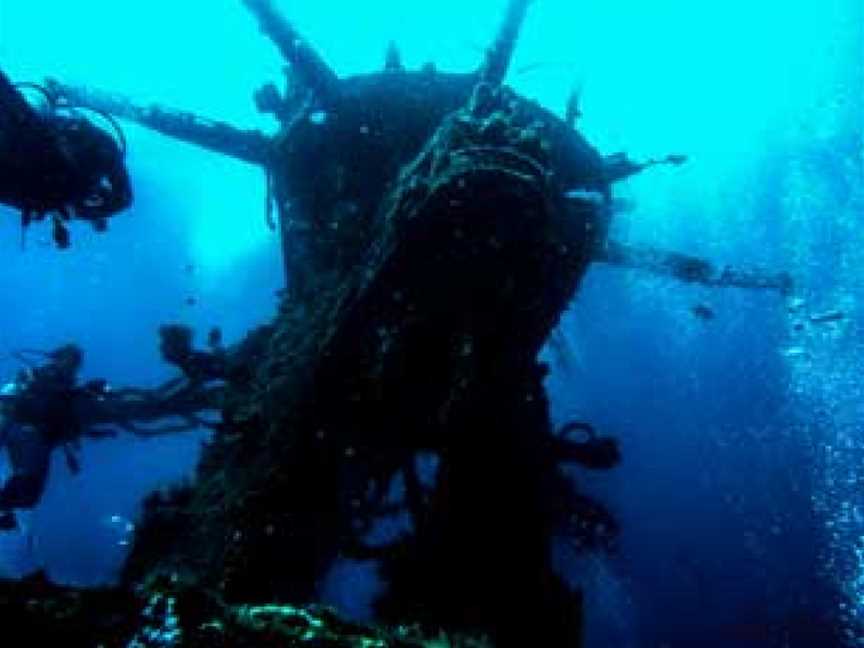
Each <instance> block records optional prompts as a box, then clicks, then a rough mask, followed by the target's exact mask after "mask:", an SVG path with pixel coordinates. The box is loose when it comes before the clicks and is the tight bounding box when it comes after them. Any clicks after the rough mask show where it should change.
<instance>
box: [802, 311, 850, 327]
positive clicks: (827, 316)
mask: <svg viewBox="0 0 864 648" xmlns="http://www.w3.org/2000/svg"><path fill="white" fill-rule="evenodd" d="M844 319H846V313H844V312H843V311H841V310H830V311H825V312H824V313H816V314H814V315H811V316H810V321H811V322H813V323H814V324H825V323H827V322H839V321H840V320H844Z"/></svg>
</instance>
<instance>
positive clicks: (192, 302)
mask: <svg viewBox="0 0 864 648" xmlns="http://www.w3.org/2000/svg"><path fill="white" fill-rule="evenodd" d="M184 301H185V303H186V305H187V306H194V305H195V304H197V303H198V300H197V299H195V297H194V296H193V295H189V296H188V297H187V298H186V299H185V300H184Z"/></svg>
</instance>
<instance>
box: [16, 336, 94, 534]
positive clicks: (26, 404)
mask: <svg viewBox="0 0 864 648" xmlns="http://www.w3.org/2000/svg"><path fill="white" fill-rule="evenodd" d="M45 357H46V358H47V362H45V363H44V364H42V365H39V366H36V367H32V368H30V369H27V370H25V371H22V372H21V373H20V374H19V376H18V378H17V379H16V380H15V381H14V382H13V383H10V384H8V385H6V386H5V387H4V388H3V390H2V393H0V448H4V447H5V449H6V451H7V453H8V456H9V462H10V464H11V467H12V475H11V477H9V479H7V480H6V483H5V484H2V486H0V531H2V530H10V529H14V528H15V527H16V521H15V516H14V514H13V513H12V509H15V508H32V507H33V506H35V505H36V504H37V503H38V502H39V500H40V499H41V498H42V493H43V492H44V490H45V483H46V481H47V478H48V468H49V465H50V459H51V451H52V450H53V449H54V448H55V447H62V448H63V450H64V452H65V454H66V461H67V463H68V465H69V468H70V470H71V471H72V472H77V471H78V470H79V464H78V458H77V456H76V454H75V452H76V450H77V449H78V447H79V442H80V439H81V437H82V436H83V434H84V431H83V427H82V425H81V422H80V420H81V417H80V412H81V411H82V408H83V407H86V406H87V403H88V402H90V401H92V400H93V399H94V398H99V397H100V396H101V395H104V392H105V390H106V389H107V387H106V383H105V381H103V380H93V381H90V382H88V383H85V384H84V385H78V384H77V376H78V370H79V369H80V367H81V362H82V358H83V356H82V353H81V349H79V348H78V347H77V346H75V345H73V344H67V345H65V346H61V347H59V348H57V349H55V350H54V351H51V352H50V353H47V354H45ZM89 435H90V433H89V432H88V436H89ZM103 435H104V434H93V436H103Z"/></svg>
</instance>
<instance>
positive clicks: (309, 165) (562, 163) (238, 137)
mask: <svg viewBox="0 0 864 648" xmlns="http://www.w3.org/2000/svg"><path fill="white" fill-rule="evenodd" d="M244 2H245V5H246V6H247V7H248V8H249V10H250V11H251V12H252V13H253V15H254V16H255V17H256V18H257V20H258V22H259V24H260V26H261V29H262V31H263V33H264V34H266V35H267V36H268V37H269V38H270V39H271V40H272V41H273V42H274V44H275V45H276V46H277V47H278V49H279V50H280V52H281V53H282V55H283V56H284V58H285V60H286V62H287V63H288V64H289V67H290V75H291V78H292V81H291V85H290V87H289V91H288V92H286V93H285V94H284V95H280V94H279V93H278V92H277V91H275V89H274V88H273V87H269V88H267V89H264V90H262V91H261V92H260V93H259V94H258V96H257V97H256V99H257V101H258V105H259V107H260V108H263V109H266V110H268V111H271V112H273V113H274V114H275V115H276V117H277V118H278V119H279V122H280V124H281V126H280V129H279V132H278V133H277V134H276V135H275V136H272V137H271V136H267V135H265V134H263V133H260V132H256V131H242V130H239V129H236V128H233V127H232V126H230V125H228V124H225V123H221V122H214V121H211V120H206V119H202V118H200V117H198V116H196V115H192V114H189V113H183V112H180V111H175V110H169V109H166V108H160V107H143V106H140V105H137V104H135V103H133V102H131V101H129V100H127V99H124V98H121V97H116V96H112V95H109V94H105V93H102V92H96V91H92V90H87V89H82V88H73V87H69V86H66V85H63V84H61V83H59V82H56V81H54V82H51V83H50V84H49V87H50V89H51V91H52V92H53V93H55V94H57V95H58V96H62V97H64V98H65V99H66V100H67V101H69V102H70V103H73V104H80V105H86V106H90V107H93V108H97V109H99V110H102V111H105V112H109V113H112V114H114V115H117V116H119V117H123V118H127V119H131V120H134V121H136V122H139V123H141V124H143V125H145V126H147V127H149V128H152V129H154V130H157V131H159V132H161V133H164V134H166V135H169V136H171V137H174V138H177V139H181V140H184V141H186V142H190V143H193V144H197V145H199V146H202V147H205V148H207V149H210V150H212V151H215V152H217V153H220V154H223V155H228V156H230V157H234V158H237V159H239V160H242V161H244V162H247V163H252V164H257V165H261V166H263V167H264V168H265V169H266V170H267V174H268V178H269V182H270V188H271V190H272V199H273V202H274V204H275V205H276V208H277V212H278V227H279V230H280V236H281V240H282V246H283V250H284V259H285V267H286V281H287V290H286V297H285V299H284V302H283V304H282V305H281V307H280V311H279V313H278V315H277V317H276V319H275V321H274V322H273V324H272V325H269V326H266V327H263V328H261V329H260V330H258V331H256V332H254V333H253V334H252V335H250V337H249V338H248V339H247V340H246V342H244V344H243V345H241V346H240V347H238V348H236V349H233V350H231V351H230V352H229V356H230V358H231V362H232V366H234V370H233V371H232V372H230V373H229V374H227V375H226V376H223V377H222V378H224V379H225V383H226V385H225V388H224V392H221V394H220V398H221V399H222V400H221V406H222V414H223V419H224V422H223V423H222V424H221V425H220V426H219V429H218V430H217V432H216V434H215V436H214V438H213V440H212V442H211V443H210V444H209V445H208V447H207V448H206V449H205V452H204V455H203V458H202V462H201V465H200V467H199V470H198V479H197V481H196V483H195V484H194V485H193V486H191V487H190V488H188V489H187V490H186V491H184V492H182V493H180V494H178V495H177V496H176V497H175V498H173V499H171V498H169V499H165V498H156V499H154V500H152V501H151V503H150V506H149V508H148V514H147V517H146V519H145V520H144V523H143V524H142V525H141V526H140V527H139V528H140V534H139V536H138V538H137V539H136V544H135V551H134V552H133V554H132V556H131V560H130V562H129V565H128V569H127V571H126V575H125V582H126V583H129V584H132V583H135V582H140V581H141V580H142V579H145V578H149V577H152V575H153V574H154V573H162V572H167V573H170V574H172V575H174V576H176V577H178V578H180V579H182V580H184V581H187V582H189V583H193V584H195V585H196V586H200V587H203V588H206V589H208V590H210V591H215V592H218V593H219V596H221V597H224V600H226V601H228V602H242V601H249V602H261V601H268V600H291V601H303V600H308V599H311V598H313V597H314V593H315V588H316V584H317V583H318V582H319V580H320V578H321V577H322V575H323V574H324V573H325V572H326V570H327V568H328V566H329V565H330V564H332V562H333V560H334V559H336V558H337V557H339V556H352V557H356V558H377V559H379V560H381V561H382V571H383V574H384V576H385V579H386V581H387V583H388V585H389V589H388V593H387V594H385V595H384V596H383V597H382V598H381V600H379V602H378V610H379V612H380V613H381V614H382V616H383V617H385V618H387V619H390V620H394V621H403V620H405V621H408V620H411V621H415V620H416V621H422V622H425V623H427V624H428V625H429V626H441V627H446V628H454V629H458V630H462V631H468V632H478V633H484V634H487V635H489V636H490V637H492V638H493V639H494V640H495V641H496V642H497V643H498V644H499V645H501V646H526V645H543V646H575V645H579V643H580V634H581V626H582V618H581V599H580V596H579V594H578V592H571V591H570V590H568V588H567V587H565V585H564V584H563V582H562V581H561V580H560V578H559V577H558V575H556V573H555V571H554V569H553V567H552V564H551V559H550V556H549V543H550V541H551V539H552V537H553V536H555V535H556V534H562V535H564V536H566V537H570V538H571V539H573V541H574V542H576V543H577V544H579V545H580V546H583V547H590V546H606V547H609V546H613V545H614V539H615V534H616V525H615V521H614V518H613V517H612V516H611V515H610V514H609V513H608V512H607V511H605V510H604V508H603V507H602V506H601V505H600V504H598V503H596V502H593V501H591V500H589V499H588V498H586V497H584V496H581V495H578V494H577V493H575V492H574V490H573V488H572V484H570V483H569V482H568V481H567V478H566V477H565V475H564V474H563V472H561V471H560V470H559V465H560V464H561V463H568V462H569V463H577V464H581V465H583V466H584V467H586V468H594V469H598V468H599V469H607V468H611V467H613V466H614V465H615V464H616V463H617V461H618V454H617V447H616V446H615V444H614V442H613V441H612V440H610V439H603V438H602V437H596V436H595V435H594V433H593V430H592V429H591V428H590V426H579V425H575V426H574V425H571V426H566V427H565V428H564V429H563V430H560V431H557V432H556V431H555V430H553V429H552V426H551V423H550V419H549V412H548V402H547V400H546V396H545V392H544V387H543V377H544V375H545V372H546V368H545V367H544V366H543V365H542V364H541V363H539V362H538V360H537V354H538V352H539V351H540V349H541V347H542V345H543V344H544V342H545V340H546V339H547V338H548V336H549V334H550V333H551V331H552V330H553V329H554V327H555V326H556V324H557V322H558V319H559V317H560V314H561V313H562V311H563V310H564V309H565V308H566V306H567V304H568V302H569V301H570V300H571V299H572V297H573V295H574V294H575V292H576V290H577V288H578V285H579V283H580V281H581V279H582V278H583V276H584V274H585V271H586V269H587V267H588V266H589V264H590V263H591V262H593V261H606V262H610V263H616V264H620V265H624V266H633V267H639V268H645V269H647V270H650V271H654V272H659V273H663V274H668V275H670V276H674V277H677V278H678V279H681V280H684V281H695V282H701V283H705V284H709V285H734V286H741V287H756V288H765V289H773V290H778V291H781V292H787V291H788V290H789V289H790V283H789V280H788V278H787V277H786V276H785V275H782V274H777V275H773V274H770V273H761V272H756V271H754V272H749V273H748V272H743V271H738V270H732V269H725V270H721V269H718V268H716V267H715V266H713V265H712V264H710V263H708V262H705V261H703V260H700V259H696V258H693V257H690V256H687V255H681V254H674V253H669V252H664V251H659V250H635V249H632V248H629V247H627V246H624V245H621V244H617V243H614V242H610V241H609V240H608V231H609V225H610V219H611V218H612V211H613V210H612V200H611V195H612V185H613V184H614V183H615V182H617V181H619V180H621V179H623V178H625V177H627V176H629V175H632V174H633V173H638V172H640V171H641V170H643V169H644V168H646V167H647V166H650V165H652V164H655V163H658V162H656V161H650V162H648V163H644V164H636V163H633V162H632V161H630V160H628V159H627V158H626V157H625V156H622V155H614V156H604V155H602V154H601V153H599V152H598V151H597V150H596V149H595V148H594V147H592V146H591V145H590V143H589V142H587V141H586V139H585V138H584V137H583V136H582V135H581V134H580V133H579V132H578V131H577V130H575V129H574V128H573V125H574V124H575V116H576V114H577V113H578V108H573V107H571V108H570V109H569V110H568V114H569V117H568V119H567V120H562V119H560V118H558V117H557V116H556V115H554V114H553V113H552V112H550V111H549V110H547V109H545V108H543V107H542V106H540V105H538V104H536V103H534V102H532V101H529V100H528V99H526V98H524V97H521V96H520V95H518V94H517V93H515V92H513V91H512V90H510V89H508V88H507V87H506V86H505V85H504V84H503V82H504V78H505V75H506V72H507V69H508V66H509V63H510V58H511V55H512V53H513V50H514V47H515V45H516V41H517V38H518V34H519V31H520V28H521V26H522V22H523V20H524V17H525V15H526V12H527V11H528V8H529V5H530V2H529V0H511V1H510V2H509V4H508V8H507V12H506V15H505V16H504V19H503V21H502V26H501V29H500V31H499V33H498V35H497V36H496V38H495V40H494V41H493V43H492V45H491V46H490V47H489V49H488V50H487V53H486V55H485V57H484V59H483V61H482V62H481V63H480V65H479V66H478V68H477V70H475V71H473V72H470V73H464V74H453V73H444V72H439V71H436V70H434V69H431V68H429V69H424V70H420V71H407V70H405V69H404V68H403V66H402V64H401V62H400V60H399V56H398V53H397V52H396V51H395V50H394V49H393V48H391V49H390V50H389V51H388V54H387V57H386V65H385V69H384V71H382V72H377V73H373V74H368V75H360V76H355V77H349V78H340V77H338V76H337V75H336V74H335V73H334V72H333V71H332V70H331V69H330V68H329V67H328V66H327V64H326V63H325V62H324V60H323V58H322V57H321V56H320V55H319V54H318V53H317V52H316V51H315V50H314V48H313V47H312V46H311V45H310V44H309V43H308V42H306V41H305V40H304V39H303V38H302V36H301V35H300V34H299V33H298V32H297V30H296V29H295V28H294V27H293V26H292V25H291V24H290V22H288V21H287V20H286V19H285V18H284V17H282V16H281V15H280V14H279V13H278V12H277V11H276V10H275V8H274V6H273V5H272V3H271V2H270V1H269V0H244ZM680 161H681V159H680V158H678V157H675V156H670V158H667V159H666V160H663V161H660V163H664V162H670V163H679V162H680ZM579 432H581V433H582V435H581V436H578V437H576V436H574V433H579ZM586 432H587V434H586ZM423 456H431V457H434V459H435V462H437V470H434V471H429V470H427V471H424V470H423V469H421V467H420V466H421V463H422V462H421V461H420V458H421V457H423ZM430 472H431V473H434V474H429V473H430ZM396 484H400V486H396ZM400 515H402V516H407V519H408V520H409V530H408V531H406V532H405V533H404V534H401V535H399V536H398V537H395V538H388V539H386V540H381V539H380V538H376V537H375V536H376V533H375V529H376V528H377V525H378V524H379V523H380V521H381V520H382V519H386V518H388V517H393V516H400Z"/></svg>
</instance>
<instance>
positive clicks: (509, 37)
mask: <svg viewBox="0 0 864 648" xmlns="http://www.w3.org/2000/svg"><path fill="white" fill-rule="evenodd" d="M529 4H531V0H510V3H509V5H508V6H507V13H506V15H505V16H504V22H503V23H502V24H501V27H500V28H499V30H498V36H497V37H496V38H495V42H494V43H493V44H492V46H491V47H490V48H489V49H488V50H486V59H485V60H484V62H483V67H482V68H481V70H480V76H481V78H482V80H483V81H485V82H486V83H490V84H492V85H500V84H501V83H502V82H503V81H504V77H505V76H506V75H507V69H508V68H509V67H510V60H511V59H512V58H513V51H514V50H515V49H516V40H517V39H518V38H519V31H520V30H521V29H522V23H524V22H525V15H526V14H527V13H528V5H529Z"/></svg>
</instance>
